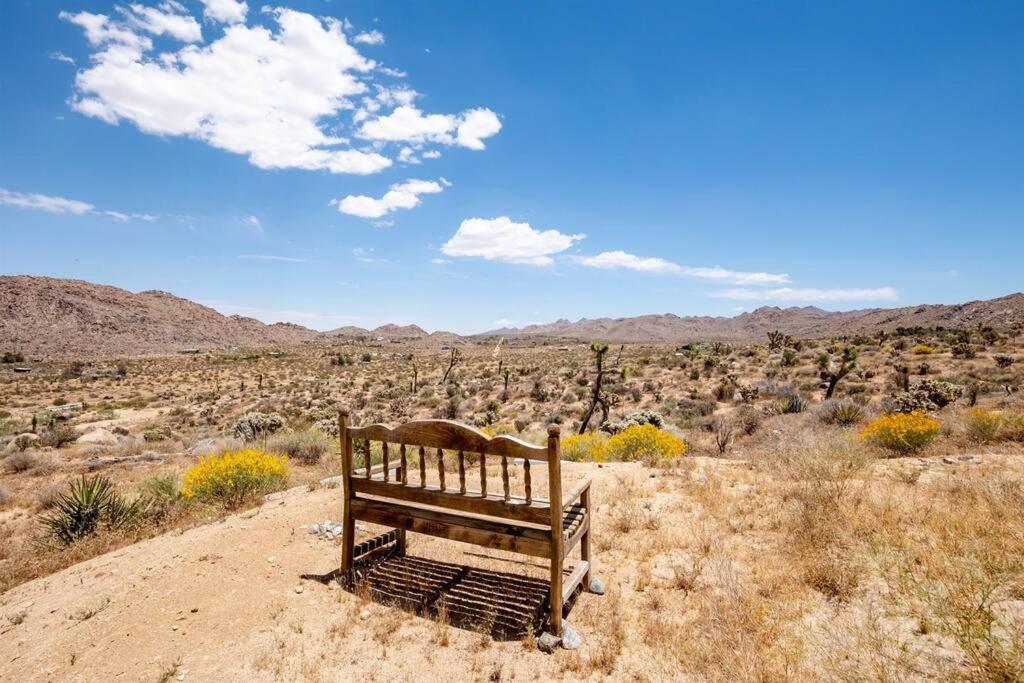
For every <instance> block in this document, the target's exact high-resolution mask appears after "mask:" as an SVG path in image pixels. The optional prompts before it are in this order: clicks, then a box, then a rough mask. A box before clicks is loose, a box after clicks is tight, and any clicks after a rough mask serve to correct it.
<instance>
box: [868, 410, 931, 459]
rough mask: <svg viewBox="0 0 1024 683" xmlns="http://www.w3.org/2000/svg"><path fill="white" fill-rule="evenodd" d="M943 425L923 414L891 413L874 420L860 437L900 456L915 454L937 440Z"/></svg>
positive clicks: (919, 412)
mask: <svg viewBox="0 0 1024 683" xmlns="http://www.w3.org/2000/svg"><path fill="white" fill-rule="evenodd" d="M941 427H942V425H941V424H940V423H939V421H938V420H936V419H935V418H932V417H929V416H928V415H925V414H924V413H923V412H921V411H918V412H913V413H890V414H886V415H882V416H880V417H878V418H875V419H874V420H872V421H871V422H870V423H869V424H868V426H867V427H865V428H864V430H863V431H862V432H861V433H860V437H861V438H862V439H863V440H865V441H869V442H871V443H873V444H875V445H877V446H880V447H881V448H884V449H886V450H888V451H892V452H894V453H898V454H904V455H905V454H908V453H914V452H917V451H919V450H921V449H922V448H924V447H925V446H927V445H928V444H930V443H931V442H932V441H934V440H935V437H936V436H938V435H939V429H940V428H941Z"/></svg>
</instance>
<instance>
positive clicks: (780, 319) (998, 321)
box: [482, 293, 1024, 342]
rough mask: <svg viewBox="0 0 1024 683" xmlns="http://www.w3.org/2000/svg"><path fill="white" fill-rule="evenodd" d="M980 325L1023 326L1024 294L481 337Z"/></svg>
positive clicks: (656, 337) (607, 322)
mask: <svg viewBox="0 0 1024 683" xmlns="http://www.w3.org/2000/svg"><path fill="white" fill-rule="evenodd" d="M978 323H982V324H986V325H995V326H998V327H1006V326H1009V325H1012V324H1014V323H1024V294H1020V293H1017V294H1011V295H1008V296H1004V297H1000V298H998V299H988V300H984V301H971V302H968V303H964V304H953V305H945V304H938V305H922V306H909V307H905V308H888V309H886V308H870V309H862V310H857V311H843V312H834V311H825V310H822V309H820V308H817V307H814V306H806V307H791V308H778V307H776V306H764V307H761V308H758V309H757V310H755V311H751V312H749V313H742V314H740V315H738V316H735V317H732V318H724V317H721V318H716V317H709V316H686V317H680V316H678V315H673V314H671V313H667V314H663V315H641V316H634V317H630V318H596V319H593V320H588V319H586V318H583V319H580V320H577V321H575V322H570V321H569V320H558V321H556V322H553V323H548V324H544V325H529V326H527V327H523V328H502V329H498V330H493V331H491V332H488V333H486V335H482V336H506V337H508V336H521V335H534V336H544V337H563V338H570V339H605V340H608V341H671V342H681V341H696V340H701V339H721V340H725V341H744V340H750V339H761V338H763V337H764V335H765V334H766V333H767V332H768V331H770V330H781V331H783V332H785V333H787V334H792V335H794V336H800V337H831V336H844V335H854V334H870V333H872V332H875V331H877V330H883V329H884V330H893V329H895V328H897V327H918V326H920V327H937V326H944V327H962V326H967V325H976V324H978Z"/></svg>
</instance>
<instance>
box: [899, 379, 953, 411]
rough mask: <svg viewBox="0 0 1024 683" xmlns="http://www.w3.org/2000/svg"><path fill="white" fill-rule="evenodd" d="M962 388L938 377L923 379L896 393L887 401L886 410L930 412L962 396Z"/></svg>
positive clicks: (940, 408)
mask: <svg viewBox="0 0 1024 683" xmlns="http://www.w3.org/2000/svg"><path fill="white" fill-rule="evenodd" d="M963 393H964V388H963V387H961V386H959V385H956V384H952V383H950V382H945V381H943V380H939V379H923V380H921V381H920V382H918V383H917V384H915V385H914V386H913V387H912V388H911V389H910V391H904V392H902V393H900V394H897V395H896V396H894V397H893V398H892V399H889V401H888V402H887V406H886V408H887V410H888V411H889V412H893V413H913V412H918V411H924V412H931V411H935V410H942V409H943V408H945V407H946V406H948V405H949V404H950V403H952V402H953V401H955V400H957V399H958V398H960V397H961V396H963Z"/></svg>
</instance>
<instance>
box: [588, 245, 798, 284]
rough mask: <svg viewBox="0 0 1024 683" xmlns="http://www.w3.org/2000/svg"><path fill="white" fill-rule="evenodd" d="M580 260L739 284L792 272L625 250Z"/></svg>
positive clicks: (777, 279) (782, 278) (781, 278)
mask: <svg viewBox="0 0 1024 683" xmlns="http://www.w3.org/2000/svg"><path fill="white" fill-rule="evenodd" d="M576 261H577V262H578V263H581V264H583V265H585V266H590V267H591V268H604V269H613V268H624V269H627V270H635V271H640V272H644V273H664V274H669V275H686V276H689V277H695V278H700V279H705V280H715V281H719V282H728V283H730V284H737V285H761V284H783V283H786V282H789V276H788V275H786V274H785V273H748V272H743V271H737V270H728V269H726V268H720V267H718V266H715V267H713V268H706V267H693V266H683V265H680V264H678V263H673V262H672V261H666V260H665V259H663V258H657V257H644V256H637V255H636V254H630V253H627V252H625V251H604V252H601V253H600V254H598V255H596V256H581V257H578V258H577V259H576Z"/></svg>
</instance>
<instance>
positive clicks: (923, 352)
mask: <svg viewBox="0 0 1024 683" xmlns="http://www.w3.org/2000/svg"><path fill="white" fill-rule="evenodd" d="M910 352H911V353H913V354H915V355H917V356H930V355H932V354H933V353H935V349H933V348H932V347H930V346H928V345H927V344H918V345H917V346H915V347H914V348H912V349H910Z"/></svg>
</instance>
